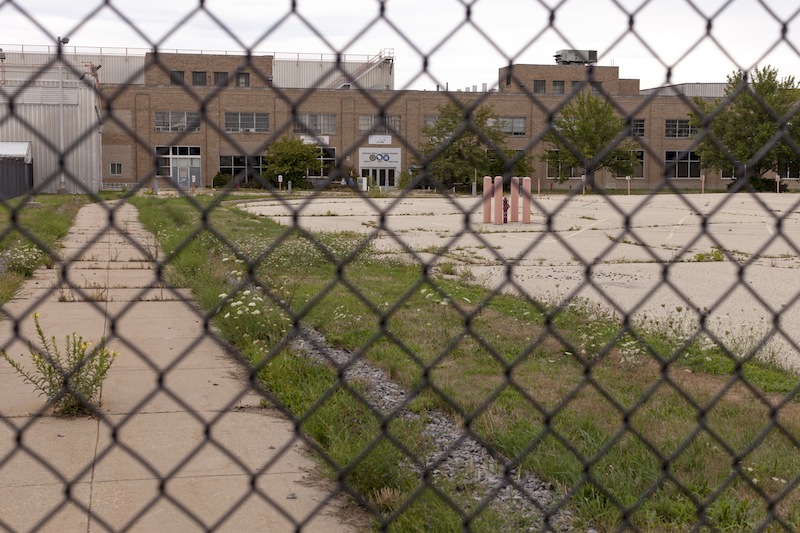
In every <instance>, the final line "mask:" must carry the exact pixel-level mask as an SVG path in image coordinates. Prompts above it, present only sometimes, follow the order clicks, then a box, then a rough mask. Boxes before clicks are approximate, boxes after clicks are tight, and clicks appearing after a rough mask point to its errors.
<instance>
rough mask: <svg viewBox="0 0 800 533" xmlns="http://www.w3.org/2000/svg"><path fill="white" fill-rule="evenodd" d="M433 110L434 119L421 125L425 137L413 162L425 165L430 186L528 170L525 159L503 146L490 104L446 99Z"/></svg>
mask: <svg viewBox="0 0 800 533" xmlns="http://www.w3.org/2000/svg"><path fill="white" fill-rule="evenodd" d="M437 110H438V113H439V114H438V116H437V118H436V121H435V122H434V123H433V124H431V125H430V126H425V127H423V128H422V135H423V136H424V137H425V138H426V140H425V141H424V142H423V143H422V144H421V146H420V151H421V153H422V158H421V160H420V161H418V162H417V163H418V165H419V166H421V167H423V168H427V170H428V172H429V174H430V178H431V179H432V181H433V183H432V185H433V186H434V187H437V188H444V189H448V188H450V187H453V185H457V184H467V183H470V182H472V180H473V179H474V177H475V175H476V174H477V175H478V176H481V177H482V176H485V175H492V176H494V175H503V176H506V177H510V176H512V175H520V176H522V175H528V174H529V173H530V168H531V167H530V163H529V158H528V157H527V156H526V155H525V154H519V153H517V152H515V151H513V150H509V149H508V148H507V147H506V134H505V133H504V132H503V130H502V128H501V122H500V119H499V118H498V117H497V115H496V114H495V113H494V110H493V109H492V107H491V106H488V105H481V106H477V107H474V104H473V103H472V102H469V101H450V102H448V103H446V104H443V105H440V106H439V107H438V108H437ZM417 183H418V182H417Z"/></svg>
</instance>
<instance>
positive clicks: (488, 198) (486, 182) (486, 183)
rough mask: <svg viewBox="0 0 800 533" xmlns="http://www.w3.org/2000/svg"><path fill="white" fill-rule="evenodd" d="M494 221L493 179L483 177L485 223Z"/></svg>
mask: <svg viewBox="0 0 800 533" xmlns="http://www.w3.org/2000/svg"><path fill="white" fill-rule="evenodd" d="M491 221H492V177H491V176H484V177H483V223H484V224H489V223H490V222H491Z"/></svg>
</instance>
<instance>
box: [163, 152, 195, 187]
mask: <svg viewBox="0 0 800 533" xmlns="http://www.w3.org/2000/svg"><path fill="white" fill-rule="evenodd" d="M200 170H201V164H200V147H199V146H156V175H157V176H164V177H172V178H174V179H175V180H176V182H178V183H177V184H179V185H180V186H182V187H188V186H189V183H190V182H189V179H190V177H191V176H196V177H197V178H198V179H199V178H200V175H201V174H200ZM178 180H182V181H178ZM201 183H202V181H201Z"/></svg>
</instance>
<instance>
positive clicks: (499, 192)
mask: <svg viewBox="0 0 800 533" xmlns="http://www.w3.org/2000/svg"><path fill="white" fill-rule="evenodd" d="M494 223H495V224H502V223H503V176H495V177H494Z"/></svg>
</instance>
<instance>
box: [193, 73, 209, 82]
mask: <svg viewBox="0 0 800 533" xmlns="http://www.w3.org/2000/svg"><path fill="white" fill-rule="evenodd" d="M205 84H206V73H205V72H192V85H205Z"/></svg>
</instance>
